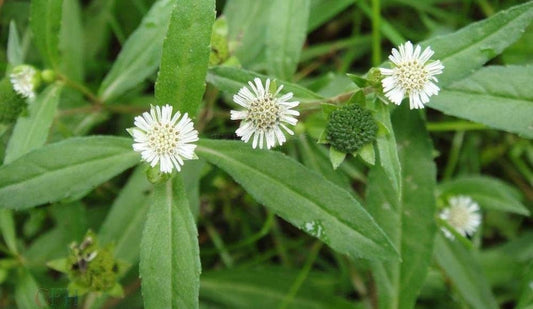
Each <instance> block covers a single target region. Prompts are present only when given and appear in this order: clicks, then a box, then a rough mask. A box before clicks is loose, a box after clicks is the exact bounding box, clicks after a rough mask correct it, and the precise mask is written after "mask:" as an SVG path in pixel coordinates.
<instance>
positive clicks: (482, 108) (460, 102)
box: [428, 2, 533, 138]
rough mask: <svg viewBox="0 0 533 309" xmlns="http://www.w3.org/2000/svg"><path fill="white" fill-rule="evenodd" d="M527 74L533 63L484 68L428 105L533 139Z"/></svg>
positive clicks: (532, 100) (532, 95)
mask: <svg viewBox="0 0 533 309" xmlns="http://www.w3.org/2000/svg"><path fill="white" fill-rule="evenodd" d="M532 3H533V2H532ZM531 76H533V66H506V67H503V66H490V67H485V68H483V69H481V70H479V71H477V72H476V73H474V74H472V75H471V76H469V77H468V78H466V79H463V80H461V81H457V82H455V83H453V84H451V85H450V86H448V87H447V88H446V89H444V90H442V91H441V92H440V93H439V95H437V96H434V97H432V98H431V102H430V103H429V105H428V106H430V107H432V108H434V109H437V110H439V111H441V112H443V113H445V114H448V115H452V116H456V117H460V118H465V119H469V120H472V121H476V122H479V123H483V124H486V125H488V126H490V127H493V128H496V129H500V130H505V131H509V132H513V133H517V134H519V135H521V136H524V137H528V138H533V89H532V88H531V87H530V85H531Z"/></svg>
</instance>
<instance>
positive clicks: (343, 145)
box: [326, 104, 378, 153]
mask: <svg viewBox="0 0 533 309" xmlns="http://www.w3.org/2000/svg"><path fill="white" fill-rule="evenodd" d="M377 131H378V126H377V124H376V122H375V121H374V118H373V117H372V114H371V113H370V112H369V111H368V110H366V109H364V108H362V107H361V106H359V105H357V104H348V105H345V106H343V107H341V108H339V109H337V110H335V111H333V112H331V114H330V116H329V122H328V124H327V126H326V140H327V141H328V142H329V143H330V144H331V146H332V147H333V148H335V149H336V150H339V151H341V152H344V153H353V152H355V151H357V150H359V149H360V148H361V147H363V146H364V145H366V144H368V143H371V142H373V141H374V140H375V139H376V134H377Z"/></svg>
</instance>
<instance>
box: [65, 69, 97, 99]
mask: <svg viewBox="0 0 533 309" xmlns="http://www.w3.org/2000/svg"><path fill="white" fill-rule="evenodd" d="M57 78H58V79H59V80H60V81H62V82H63V83H65V85H67V86H68V87H70V88H72V89H74V90H77V91H79V92H81V93H82V94H83V95H84V96H86V97H87V98H88V99H89V100H90V101H91V102H92V103H94V104H96V105H102V104H103V102H102V101H101V100H100V99H98V97H96V95H95V94H94V93H93V92H92V91H91V90H90V89H89V88H87V87H85V86H83V85H81V84H79V83H77V82H75V81H73V80H71V79H69V78H68V77H66V76H65V75H62V74H59V73H57Z"/></svg>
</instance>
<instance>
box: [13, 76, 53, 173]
mask: <svg viewBox="0 0 533 309" xmlns="http://www.w3.org/2000/svg"><path fill="white" fill-rule="evenodd" d="M61 90H62V86H61V85H58V84H56V85H50V86H49V87H48V88H47V89H46V90H45V91H44V92H42V93H41V94H39V95H38V96H37V98H36V99H35V102H33V103H32V104H30V105H29V108H28V114H29V115H28V116H26V117H24V116H23V117H19V118H18V120H17V124H16V125H15V129H14V130H13V134H12V135H11V138H10V140H9V144H8V146H7V149H6V157H5V158H4V163H6V164H7V163H10V162H12V161H13V160H15V159H17V158H19V157H20V156H22V155H24V154H26V153H28V152H30V151H32V150H34V149H36V148H39V147H41V146H42V145H44V143H45V142H46V139H47V138H48V131H50V126H51V125H52V122H53V121H54V117H55V114H56V110H57V105H58V103H59V97H60V95H61Z"/></svg>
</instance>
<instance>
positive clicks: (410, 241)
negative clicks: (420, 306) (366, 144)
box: [367, 106, 437, 308]
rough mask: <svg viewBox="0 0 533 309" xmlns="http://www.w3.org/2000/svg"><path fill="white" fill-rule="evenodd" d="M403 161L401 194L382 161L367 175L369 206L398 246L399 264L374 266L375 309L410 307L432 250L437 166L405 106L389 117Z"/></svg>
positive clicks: (425, 138) (415, 119) (413, 113)
mask: <svg viewBox="0 0 533 309" xmlns="http://www.w3.org/2000/svg"><path fill="white" fill-rule="evenodd" d="M392 121H393V124H394V131H395V132H396V138H397V141H398V152H399V158H400V163H401V181H402V184H401V188H402V189H401V190H402V192H401V194H399V193H398V192H396V191H395V189H394V187H393V186H392V185H391V182H390V178H389V177H388V175H387V174H386V171H385V170H384V168H383V167H382V166H381V165H380V164H376V165H375V166H374V167H373V168H372V169H371V172H370V175H369V185H368V192H367V207H368V209H369V211H370V213H371V214H372V215H373V216H374V217H375V218H376V221H377V222H378V223H379V224H380V226H381V227H383V229H384V230H385V232H386V233H387V235H388V236H389V238H390V239H391V240H392V241H393V244H394V245H395V246H396V247H397V248H400V250H401V252H400V253H401V257H402V262H397V261H390V262H383V263H374V264H373V265H372V268H373V271H374V277H375V280H376V283H377V287H378V293H377V294H378V298H379V299H378V303H379V308H413V307H414V304H415V301H416V298H417V296H418V293H419V290H420V288H421V287H422V284H423V283H424V279H425V277H426V275H427V272H428V266H429V264H430V262H431V256H432V253H433V249H432V247H433V238H434V235H435V232H436V229H437V228H436V224H435V217H434V216H435V197H434V190H435V182H436V180H435V178H436V168H435V164H434V163H433V160H432V146H431V142H430V139H429V136H428V133H427V132H426V130H425V126H424V122H423V121H422V119H421V117H420V114H419V112H418V111H411V110H409V109H408V107H407V106H402V107H401V108H398V109H396V110H395V112H394V113H393V115H392Z"/></svg>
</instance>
